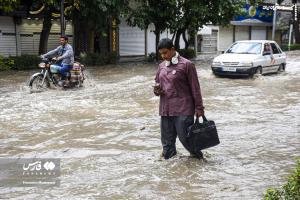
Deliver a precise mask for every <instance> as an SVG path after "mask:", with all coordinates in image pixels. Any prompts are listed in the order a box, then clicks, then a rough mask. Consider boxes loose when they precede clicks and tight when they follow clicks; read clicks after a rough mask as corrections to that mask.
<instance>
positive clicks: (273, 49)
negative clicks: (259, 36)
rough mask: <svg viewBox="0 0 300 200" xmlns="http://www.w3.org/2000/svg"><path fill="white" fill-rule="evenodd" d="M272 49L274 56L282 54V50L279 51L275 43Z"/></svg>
mask: <svg viewBox="0 0 300 200" xmlns="http://www.w3.org/2000/svg"><path fill="white" fill-rule="evenodd" d="M271 47H272V51H273V54H279V53H281V52H280V50H278V48H277V47H276V44H275V43H271Z"/></svg>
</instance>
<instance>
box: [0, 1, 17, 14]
mask: <svg viewBox="0 0 300 200" xmlns="http://www.w3.org/2000/svg"><path fill="white" fill-rule="evenodd" d="M18 4H19V0H0V11H4V12H11V11H13V10H14V9H15V8H16V6H17V5H18Z"/></svg>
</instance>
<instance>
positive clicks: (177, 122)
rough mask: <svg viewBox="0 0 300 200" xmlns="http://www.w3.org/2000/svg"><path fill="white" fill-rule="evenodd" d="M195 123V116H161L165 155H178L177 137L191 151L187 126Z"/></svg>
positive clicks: (169, 156) (166, 156)
mask: <svg viewBox="0 0 300 200" xmlns="http://www.w3.org/2000/svg"><path fill="white" fill-rule="evenodd" d="M193 123H194V116H193V115H189V116H161V122H160V130H161V143H162V146H163V156H164V158H165V159H169V158H171V157H173V156H175V155H176V144H175V143H176V138H177V136H178V138H179V140H180V142H181V143H182V145H183V146H184V148H185V149H186V150H188V151H189V152H190V153H194V152H191V150H190V148H189V145H188V143H187V128H188V127H189V126H191V125H192V124H193Z"/></svg>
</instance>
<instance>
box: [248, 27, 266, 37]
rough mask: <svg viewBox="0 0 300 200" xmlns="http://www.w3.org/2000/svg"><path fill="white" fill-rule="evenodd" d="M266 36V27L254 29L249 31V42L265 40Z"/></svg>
mask: <svg viewBox="0 0 300 200" xmlns="http://www.w3.org/2000/svg"><path fill="white" fill-rule="evenodd" d="M266 36H267V31H266V27H255V26H253V27H252V29H251V40H265V39H266Z"/></svg>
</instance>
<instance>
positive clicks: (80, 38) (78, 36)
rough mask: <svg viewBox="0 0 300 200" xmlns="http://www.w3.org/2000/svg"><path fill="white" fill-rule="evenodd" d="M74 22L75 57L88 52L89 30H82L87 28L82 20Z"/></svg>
mask: <svg viewBox="0 0 300 200" xmlns="http://www.w3.org/2000/svg"><path fill="white" fill-rule="evenodd" d="M73 22H74V26H73V27H74V36H75V37H74V39H75V41H74V50H75V55H76V56H78V55H79V54H80V53H82V52H85V53H87V52H88V41H87V38H88V37H87V29H86V28H82V27H85V26H86V25H85V23H84V22H83V21H81V20H76V19H74V20H73Z"/></svg>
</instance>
